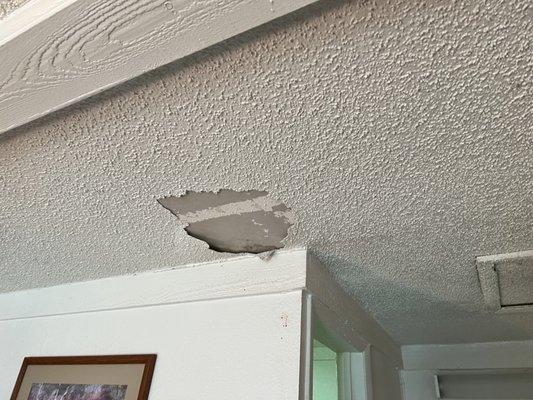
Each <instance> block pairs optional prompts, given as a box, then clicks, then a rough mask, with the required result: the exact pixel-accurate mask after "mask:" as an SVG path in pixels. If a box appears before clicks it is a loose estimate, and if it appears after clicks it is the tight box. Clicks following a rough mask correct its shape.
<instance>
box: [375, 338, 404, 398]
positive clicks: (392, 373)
mask: <svg viewBox="0 0 533 400" xmlns="http://www.w3.org/2000/svg"><path fill="white" fill-rule="evenodd" d="M370 351H371V353H370V354H371V365H372V387H373V390H372V392H373V400H402V387H401V384H400V372H399V370H398V368H396V367H395V366H394V365H393V364H392V363H391V362H390V361H389V360H388V359H387V357H386V356H385V355H384V354H383V353H382V352H380V351H379V350H377V349H375V348H372V347H371V349H370Z"/></svg>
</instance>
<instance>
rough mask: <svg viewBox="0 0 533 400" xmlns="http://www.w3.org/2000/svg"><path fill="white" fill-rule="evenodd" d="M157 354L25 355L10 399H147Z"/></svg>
mask: <svg viewBox="0 0 533 400" xmlns="http://www.w3.org/2000/svg"><path fill="white" fill-rule="evenodd" d="M156 358H157V355H156V354H131V355H102V356H61V357H26V358H24V360H23V362H22V366H21V368H20V372H19V374H18V378H17V380H16V383H15V387H14V388H13V393H12V395H11V400H56V399H57V400H60V399H61V400H148V395H149V392H150V386H151V383H152V377H153V373H154V368H155V362H156Z"/></svg>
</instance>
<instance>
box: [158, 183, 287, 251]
mask: <svg viewBox="0 0 533 400" xmlns="http://www.w3.org/2000/svg"><path fill="white" fill-rule="evenodd" d="M157 201H158V202H159V204H161V205H162V206H163V207H165V208H166V209H167V210H169V211H170V212H171V213H172V214H174V215H175V216H176V217H177V218H178V220H179V222H180V223H182V224H183V225H184V229H185V231H186V232H187V234H189V235H190V236H192V237H194V238H196V239H199V240H202V241H204V242H206V243H207V244H208V245H209V248H210V249H212V250H215V251H218V252H223V253H253V254H258V253H264V252H269V251H273V250H277V249H280V248H282V247H283V246H284V244H283V243H282V241H283V239H285V237H287V232H288V229H289V227H290V226H291V225H292V224H293V223H294V221H293V214H292V211H291V209H290V208H288V207H287V206H285V204H283V203H281V202H279V201H276V200H272V199H271V198H269V197H268V192H265V191H258V190H247V191H241V192H239V191H234V190H229V189H221V190H219V191H218V192H192V191H187V192H185V194H184V195H182V196H167V197H163V198H160V199H158V200H157Z"/></svg>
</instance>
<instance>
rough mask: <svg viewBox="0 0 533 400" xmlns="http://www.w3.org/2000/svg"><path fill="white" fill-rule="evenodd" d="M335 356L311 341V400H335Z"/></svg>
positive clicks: (336, 389)
mask: <svg viewBox="0 0 533 400" xmlns="http://www.w3.org/2000/svg"><path fill="white" fill-rule="evenodd" d="M337 399H338V384H337V354H336V353H335V352H334V351H333V350H331V349H330V348H329V347H326V346H325V345H323V344H322V343H320V342H319V341H318V340H314V341H313V400H337Z"/></svg>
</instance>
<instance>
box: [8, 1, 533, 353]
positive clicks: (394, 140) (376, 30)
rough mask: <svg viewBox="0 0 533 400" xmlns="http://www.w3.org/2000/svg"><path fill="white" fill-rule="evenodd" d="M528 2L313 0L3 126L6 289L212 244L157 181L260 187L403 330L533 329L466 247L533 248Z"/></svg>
mask: <svg viewBox="0 0 533 400" xmlns="http://www.w3.org/2000/svg"><path fill="white" fill-rule="evenodd" d="M528 6H529V2H528V1H527V0H507V1H497V0H469V1H466V0H462V1H459V0H457V1H422V0H408V1H388V2H384V1H383V2H382V1H376V2H372V1H370V2H363V3H360V2H343V3H339V2H335V3H334V4H332V3H328V4H326V3H319V4H318V5H317V6H312V7H311V8H307V9H305V10H302V11H301V12H299V13H297V14H293V15H290V16H289V17H286V18H283V19H281V20H279V21H276V22H274V23H271V24H268V25H266V26H263V27H261V28H258V29H256V30H254V31H252V32H248V33H246V34H244V35H241V36H239V37H237V38H234V39H232V40H230V41H228V42H225V43H223V44H221V45H218V46H216V47H213V48H210V49H209V50H207V51H203V52H202V53H199V54H197V55H195V56H192V57H190V58H188V59H186V60H182V61H180V62H176V63H174V64H172V65H169V66H167V67H164V68H162V69H159V70H157V71H153V72H151V73H148V74H146V75H144V76H142V77H141V78H139V79H136V80H135V81H132V82H128V83H127V84H125V85H122V86H121V87H119V88H117V89H113V90H111V91H108V92H106V93H104V94H102V95H99V96H96V97H93V98H92V99H89V100H88V101H84V102H82V103H78V104H77V105H75V106H73V107H70V108H68V109H66V110H64V111H61V112H58V113H55V114H54V115H51V116H48V117H46V118H44V119H41V120H40V121H37V122H36V123H33V124H31V125H27V126H24V127H22V128H18V129H17V130H15V131H13V132H11V134H10V135H9V136H8V137H6V138H4V139H3V140H1V142H0V164H1V166H2V174H1V175H0V190H1V192H0V193H1V201H0V226H1V231H0V234H1V237H0V239H1V247H0V268H1V270H0V274H1V275H0V276H1V279H0V290H1V291H10V290H17V289H22V288H29V287H36V286H45V285H53V284H58V283H61V282H69V281H76V280H87V279H93V278H99V277H104V276H109V275H116V274H126V273H133V272H136V271H140V270H148V269H160V268H165V267H172V266H179V265H182V264H185V263H190V262H201V261H207V260H212V259H215V258H220V257H227V256H226V255H224V254H220V253H216V252H214V251H212V250H208V249H207V244H205V243H204V242H201V241H199V240H196V239H194V238H192V237H190V236H188V235H187V234H186V232H185V231H184V230H183V229H181V227H180V226H179V224H178V222H177V220H176V218H175V217H174V216H173V215H171V214H170V213H169V212H168V211H167V210H165V209H164V208H163V207H161V206H160V205H159V204H158V203H157V199H158V198H161V197H164V196H169V195H175V196H177V195H180V194H183V193H185V191H186V190H194V191H208V190H209V191H212V190H218V189H220V188H227V189H233V190H251V189H254V190H264V191H268V193H269V196H272V198H275V199H277V200H279V201H281V202H283V203H284V204H285V205H286V206H287V207H290V208H291V209H292V210H293V212H294V214H295V220H296V223H295V225H294V226H292V227H291V228H290V229H289V235H288V238H287V239H286V245H287V247H289V248H290V247H292V246H302V245H306V246H308V247H309V248H310V249H311V250H312V251H313V252H314V253H315V254H316V255H317V256H318V257H319V258H320V259H321V260H322V261H323V262H324V263H325V264H326V265H327V267H328V268H329V269H330V270H331V271H332V273H333V274H334V275H335V276H336V277H337V279H338V280H339V281H340V282H341V283H342V284H343V285H344V287H345V288H347V290H348V291H349V292H350V293H351V294H353V295H354V296H355V297H357V298H358V299H359V300H360V301H361V303H362V304H363V306H364V307H366V308H367V309H368V310H369V311H370V312H371V313H372V314H373V315H374V316H375V317H376V318H377V319H378V321H379V322H380V323H381V324H382V325H383V326H384V327H385V328H386V329H387V330H388V331H389V332H390V333H391V334H392V335H393V336H394V338H395V339H396V340H397V341H398V342H400V343H450V342H471V341H495V340H514V339H531V338H533V316H532V315H531V314H505V315H500V314H498V315H494V314H491V313H488V312H486V311H484V306H483V304H484V303H483V297H482V294H481V290H480V287H479V283H478V280H477V274H476V267H475V256H477V255H483V254H494V253H506V252H511V251H518V250H526V249H531V248H532V247H533V225H532V221H533V201H532V199H533V185H532V177H533V176H532V175H533V133H532V122H533V118H532V115H531V112H532V107H531V100H532V99H531V97H532V86H531V76H532V70H531V69H532V58H531V55H532V49H531V44H532V43H533V29H532V25H531V23H532V16H531V10H530V9H528Z"/></svg>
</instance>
